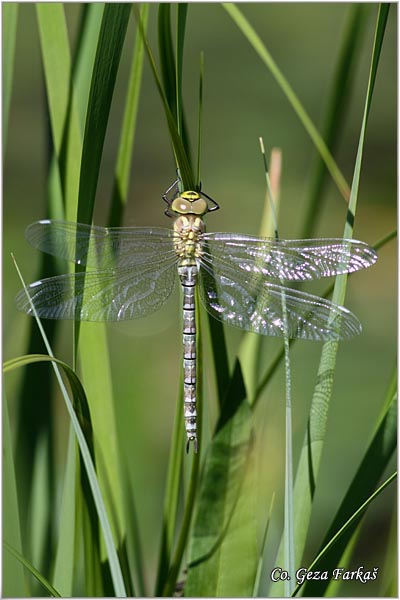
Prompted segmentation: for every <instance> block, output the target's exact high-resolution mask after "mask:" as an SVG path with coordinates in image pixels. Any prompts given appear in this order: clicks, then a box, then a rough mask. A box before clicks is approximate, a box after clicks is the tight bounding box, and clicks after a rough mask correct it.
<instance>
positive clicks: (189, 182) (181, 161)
mask: <svg viewBox="0 0 400 600" xmlns="http://www.w3.org/2000/svg"><path fill="white" fill-rule="evenodd" d="M132 10H133V12H134V15H135V18H136V20H137V22H138V24H139V29H140V33H141V35H142V37H143V43H144V47H145V50H146V54H147V58H148V60H149V63H150V67H151V70H152V73H153V76H154V81H155V84H156V86H157V90H158V92H159V94H160V98H161V101H162V104H163V108H164V112H165V116H166V119H167V124H168V129H169V133H170V136H171V143H172V147H173V151H174V155H175V160H176V163H177V165H178V167H179V172H180V176H181V178H182V181H183V185H184V187H185V189H187V190H193V189H194V186H195V181H194V175H193V172H192V167H191V164H190V160H189V157H188V155H187V152H186V150H185V147H184V144H183V142H182V138H181V137H180V135H179V131H178V127H177V124H176V119H175V117H174V114H173V112H172V111H171V108H170V106H169V101H168V98H167V95H166V92H165V90H164V88H163V85H162V82H161V78H160V75H159V73H158V70H157V66H156V63H155V60H154V57H153V53H152V51H151V48H150V45H149V42H148V40H147V37H146V33H145V31H144V28H143V23H142V21H141V18H140V14H139V11H138V9H137V7H136V6H135V5H133V7H132ZM174 89H175V79H174Z"/></svg>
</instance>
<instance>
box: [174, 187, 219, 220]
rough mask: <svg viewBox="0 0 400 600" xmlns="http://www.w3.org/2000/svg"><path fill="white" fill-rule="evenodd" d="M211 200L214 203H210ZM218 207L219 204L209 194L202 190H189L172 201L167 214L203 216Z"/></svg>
mask: <svg viewBox="0 0 400 600" xmlns="http://www.w3.org/2000/svg"><path fill="white" fill-rule="evenodd" d="M210 201H211V203H212V204H210ZM217 208H219V206H218V204H217V203H216V202H214V200H212V199H211V198H209V197H208V196H205V195H203V194H202V193H201V192H194V191H192V190H188V191H186V192H182V193H181V194H179V196H177V197H176V198H174V199H173V200H172V201H171V203H170V204H169V206H168V209H167V211H168V212H166V214H167V215H168V216H175V215H196V216H197V217H202V216H203V215H205V214H206V213H208V212H210V211H212V210H216V209H217Z"/></svg>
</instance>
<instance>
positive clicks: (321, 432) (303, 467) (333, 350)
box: [273, 5, 388, 595]
mask: <svg viewBox="0 0 400 600" xmlns="http://www.w3.org/2000/svg"><path fill="white" fill-rule="evenodd" d="M385 7H386V8H385ZM387 7H388V5H383V6H381V8H380V9H379V15H378V20H377V25H376V32H375V42H374V48H373V52H372V59H371V70H370V75H369V81H368V90H367V94H366V101H365V108H364V115H363V120H362V124H361V132H360V138H359V146H358V152H357V157H356V163H355V168H354V176H353V184H352V189H351V197H350V203H349V210H348V214H347V220H346V225H345V228H344V237H345V238H350V237H352V229H353V222H354V216H355V212H356V207H357V195H358V184H359V178H360V173H361V159H362V150H363V145H364V139H365V129H366V124H367V119H368V113H369V108H370V104H371V99H372V92H373V87H374V82H375V76H376V71H377V67H378V60H379V55H380V49H381V45H382V40H383V35H384V30H385V24H386V19H387V13H388V8H387ZM346 282H347V277H346V276H339V277H337V278H336V282H335V288H334V293H333V298H332V300H333V302H335V303H336V304H343V302H344V296H345V290H346ZM337 349H338V343H337V342H326V343H325V344H324V346H323V350H322V354H321V360H320V365H319V369H318V375H317V383H316V387H315V390H314V395H313V399H312V403H311V410H310V417H309V422H308V426H307V432H306V435H305V438H304V442H303V448H302V451H301V455H300V462H299V466H298V471H297V476H296V482H295V497H296V505H295V538H296V565H299V564H300V560H301V556H302V553H303V550H304V546H305V542H306V536H307V531H308V524H309V519H310V515H311V507H312V502H313V498H314V492H315V485H316V479H317V475H318V470H319V464H320V460H321V454H322V449H323V445H324V439H325V432H326V427H327V419H328V408H329V401H330V397H331V393H332V385H333V374H334V368H335V363H336V355H337ZM281 551H282V550H280V553H279V557H281V556H282V555H281ZM278 563H279V559H278ZM273 589H274V595H275V594H278V595H279V593H280V590H281V583H276V584H274V586H273Z"/></svg>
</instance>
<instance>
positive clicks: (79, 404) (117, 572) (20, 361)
mask: <svg viewBox="0 0 400 600" xmlns="http://www.w3.org/2000/svg"><path fill="white" fill-rule="evenodd" d="M37 323H38V326H39V329H40V330H41V333H42V336H43V339H44V342H45V345H46V347H47V349H48V352H49V355H36V356H22V357H19V358H17V359H14V360H12V361H8V362H7V363H6V364H5V366H4V371H5V372H7V371H10V370H12V369H15V368H18V367H21V366H25V365H27V364H32V363H36V362H41V361H49V362H51V363H52V365H53V369H54V372H55V375H56V378H57V381H58V384H59V386H60V390H61V393H62V395H63V397H64V400H65V404H66V407H67V410H68V413H69V416H70V418H71V421H72V425H73V427H74V431H75V434H76V437H77V440H78V443H79V448H80V451H81V454H82V459H83V462H84V464H85V468H86V470H87V475H88V479H89V482H90V487H91V490H92V493H93V498H94V501H95V504H96V509H97V511H98V516H99V520H100V523H101V526H102V530H103V535H104V540H105V544H106V547H107V552H108V557H109V561H110V569H111V573H112V578H113V583H114V588H115V593H116V594H117V595H120V594H122V596H125V595H126V592H125V588H124V582H123V579H122V573H121V568H120V566H119V562H118V557H117V554H116V550H115V546H114V542H113V538H112V533H111V528H110V525H109V522H108V518H107V513H106V510H105V506H104V501H103V499H102V496H101V492H100V487H99V484H98V481H97V477H96V471H95V467H94V464H93V460H92V456H91V454H92V452H93V450H91V446H92V443H91V438H90V437H89V441H87V439H86V435H87V433H88V431H89V432H90V431H91V429H89V430H88V426H90V421H88V420H87V415H86V410H85V406H87V402H86V397H85V393H84V391H83V387H82V385H81V383H80V381H79V379H78V377H77V376H76V374H75V373H74V371H73V370H72V369H71V368H70V367H69V366H68V365H67V364H65V363H64V362H62V361H60V360H58V359H56V358H55V357H54V355H53V353H52V351H51V348H50V346H49V345H48V342H47V339H46V336H45V333H44V330H43V328H42V326H41V323H40V321H39V319H37ZM59 367H61V368H62V369H63V371H64V373H65V375H66V376H67V377H68V380H69V383H70V386H71V390H72V392H73V397H74V404H73V403H72V402H71V400H70V398H69V395H68V392H67V390H66V388H65V385H64V382H63V380H62V377H61V373H60V369H59ZM77 409H78V411H79V412H78V413H77V412H76V411H77ZM81 422H82V425H83V428H84V429H85V431H86V435H85V433H84V429H83V428H82V426H81Z"/></svg>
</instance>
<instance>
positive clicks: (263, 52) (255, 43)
mask: <svg viewBox="0 0 400 600" xmlns="http://www.w3.org/2000/svg"><path fill="white" fill-rule="evenodd" d="M222 6H223V7H224V8H225V10H226V11H227V13H228V14H229V15H230V17H231V18H232V19H233V21H234V22H235V23H236V25H237V26H238V27H239V29H240V31H241V32H242V33H243V35H244V36H245V38H246V39H247V40H248V42H249V43H250V44H251V46H252V47H253V48H254V50H255V51H256V52H257V54H258V56H259V57H260V58H261V60H262V61H263V63H264V64H265V65H266V67H267V68H268V69H269V71H270V73H271V75H272V76H273V77H274V78H275V80H276V82H277V83H278V85H279V87H280V88H281V90H282V92H283V93H284V95H285V96H286V98H287V100H288V101H289V103H290V104H291V106H292V108H293V110H294V111H295V113H296V114H297V116H298V118H299V119H300V121H301V123H302V124H303V126H304V128H305V130H306V131H307V133H308V135H309V136H310V138H311V140H312V141H313V143H314V145H315V147H316V149H317V150H318V152H319V154H320V155H321V156H322V157H323V160H324V162H325V164H326V167H327V169H328V170H329V172H330V174H331V176H332V179H333V180H334V181H335V183H336V185H337V187H338V189H339V191H340V193H341V194H342V196H343V198H345V200H347V199H348V198H349V192H350V190H349V186H348V184H347V182H346V180H345V178H344V177H343V175H342V173H341V171H340V169H339V167H338V166H337V164H336V162H335V160H334V158H333V156H332V155H331V153H330V152H329V149H328V147H327V145H326V144H325V142H324V140H323V138H322V137H321V135H320V133H319V132H318V130H317V128H316V127H315V125H314V123H313V122H312V120H311V119H310V117H309V115H308V114H307V112H306V110H305V108H304V107H303V105H302V104H301V102H300V100H299V98H298V97H297V96H296V94H295V92H294V90H293V88H292V87H291V86H290V84H289V82H288V81H287V79H286V78H285V77H284V75H283V73H282V72H281V71H280V69H279V68H278V65H277V64H276V63H275V61H274V60H273V58H272V56H271V54H270V53H269V51H268V50H267V48H266V46H265V44H264V43H263V42H262V40H261V38H260V37H259V35H258V34H257V33H256V31H255V30H254V28H253V27H252V26H251V25H250V23H249V22H248V21H247V19H246V18H245V17H244V15H243V14H242V13H241V11H240V9H239V8H238V7H237V5H236V4H231V3H226V4H222Z"/></svg>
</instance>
